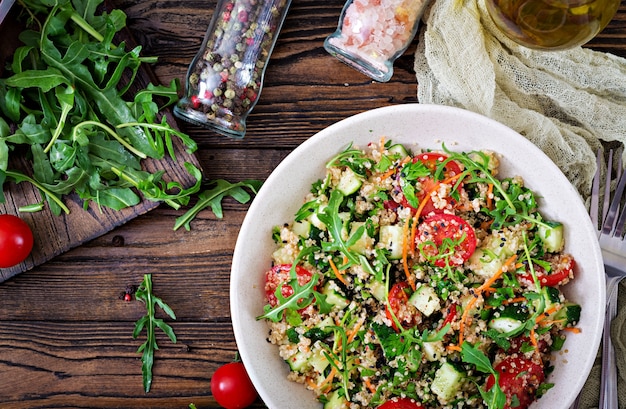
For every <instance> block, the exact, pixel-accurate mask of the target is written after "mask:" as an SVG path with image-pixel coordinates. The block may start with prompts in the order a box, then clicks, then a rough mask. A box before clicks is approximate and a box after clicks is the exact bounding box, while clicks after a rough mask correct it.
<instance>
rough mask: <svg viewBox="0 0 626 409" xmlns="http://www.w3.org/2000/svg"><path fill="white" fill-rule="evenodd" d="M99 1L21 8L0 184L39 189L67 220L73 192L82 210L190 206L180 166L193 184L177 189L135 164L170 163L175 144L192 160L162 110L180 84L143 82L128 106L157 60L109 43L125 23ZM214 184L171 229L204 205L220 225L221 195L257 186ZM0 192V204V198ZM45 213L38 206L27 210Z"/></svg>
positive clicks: (3, 97)
mask: <svg viewBox="0 0 626 409" xmlns="http://www.w3.org/2000/svg"><path fill="white" fill-rule="evenodd" d="M101 3H102V0H95V1H89V0H24V1H23V2H21V4H22V5H23V7H24V8H25V11H26V12H27V13H28V15H29V16H30V19H29V27H28V28H27V29H26V30H24V31H23V32H22V34H21V35H20V39H21V40H22V42H23V43H24V45H23V46H21V47H19V48H18V49H17V50H16V51H15V53H14V56H13V60H12V62H11V64H10V66H9V67H8V69H7V72H10V73H11V75H10V76H9V77H7V78H2V79H0V114H1V116H0V185H1V186H4V184H5V183H6V182H14V183H21V182H27V183H31V184H33V185H34V186H35V187H36V188H38V189H39V190H40V192H41V194H42V197H43V198H44V200H45V201H46V202H47V204H48V206H49V208H50V210H51V211H52V213H53V214H56V215H59V214H60V213H62V212H65V213H69V208H68V207H67V206H66V205H65V204H64V202H63V196H64V195H67V194H70V193H76V194H77V195H78V196H79V197H80V199H82V200H83V204H84V206H85V207H87V206H88V205H89V203H90V202H92V201H93V202H95V203H97V205H98V206H101V207H107V208H111V209H114V210H120V209H123V208H126V207H131V206H134V205H137V204H138V203H139V202H140V201H141V200H142V198H143V199H146V200H151V201H159V202H164V203H166V204H168V205H169V206H171V207H172V208H174V209H179V208H180V207H181V206H185V205H187V204H188V203H189V201H190V198H191V196H192V195H194V194H196V193H198V192H199V191H200V187H201V176H202V175H201V172H200V170H199V169H197V168H196V167H195V166H193V165H192V164H190V163H185V164H184V167H185V169H186V170H187V172H188V173H189V174H190V175H191V176H192V177H193V178H195V180H196V183H195V184H194V185H193V186H191V187H189V188H185V187H184V186H183V185H182V184H181V183H179V182H176V181H171V182H166V181H164V180H163V179H162V177H163V176H164V172H163V171H157V172H148V171H145V170H143V169H142V166H141V160H142V159H145V158H153V159H155V160H161V159H163V158H165V156H166V155H168V156H169V157H171V158H172V159H173V160H174V161H176V156H175V153H174V144H173V139H174V138H178V139H179V140H180V141H182V143H183V145H184V147H185V149H186V150H187V152H189V153H193V152H194V151H195V150H196V149H197V144H196V143H195V142H194V141H193V140H192V139H191V138H190V137H189V136H187V135H186V134H184V133H182V132H180V131H178V130H176V129H174V128H172V127H171V126H170V125H169V124H168V122H167V117H166V116H165V115H162V112H163V109H164V108H166V107H168V106H171V105H173V104H174V103H176V101H177V99H178V91H179V89H180V84H179V82H178V80H173V81H172V82H171V83H170V84H169V86H163V85H153V84H149V85H148V86H147V87H145V88H144V89H140V90H139V91H137V92H135V94H134V97H133V98H132V99H131V98H128V96H127V94H128V91H129V90H130V89H131V88H140V87H139V86H137V83H136V81H135V79H136V78H137V76H138V73H139V69H140V67H141V65H142V64H147V63H154V62H155V61H156V58H154V57H143V56H141V55H140V51H141V47H135V48H133V49H131V50H126V44H125V43H124V42H122V43H114V38H115V36H116V35H118V34H119V32H120V31H121V30H122V29H123V28H124V27H125V25H126V15H125V14H124V13H123V12H122V11H121V10H113V11H111V12H103V13H98V12H97V10H98V9H99V6H100V5H101ZM10 155H11V156H13V155H14V156H18V155H24V156H26V157H27V158H28V159H29V161H30V163H31V164H32V169H29V170H25V171H18V170H15V169H9V168H8V167H9V163H10V161H9V157H10ZM214 183H215V184H217V186H216V187H215V188H214V189H211V190H209V191H207V192H204V193H202V194H200V195H199V202H198V204H197V205H196V206H195V207H193V208H192V209H190V210H189V211H188V212H187V213H186V214H185V215H184V216H182V217H181V218H179V220H178V221H177V223H176V226H175V229H177V228H179V227H180V226H183V225H184V226H185V227H186V228H187V229H189V222H190V220H191V219H192V218H193V217H195V216H196V215H197V213H198V212H199V211H200V210H202V209H204V208H206V207H210V208H211V209H212V210H213V211H214V212H215V214H216V215H217V216H218V217H221V205H220V201H221V200H222V199H223V198H224V196H226V195H230V196H232V197H234V198H235V199H236V200H238V201H239V202H241V203H245V202H247V201H249V200H250V195H249V194H248V193H246V192H245V191H244V190H243V188H244V187H245V188H249V189H250V190H252V191H253V192H254V193H256V191H257V189H258V187H259V185H260V182H254V181H244V182H241V183H236V184H232V185H231V184H229V183H228V182H225V181H216V182H214ZM2 190H3V189H0V202H4V201H5V197H4V195H3V193H2ZM27 208H28V209H29V211H36V210H40V209H42V208H43V202H40V203H35V204H32V205H29V206H28V207H27Z"/></svg>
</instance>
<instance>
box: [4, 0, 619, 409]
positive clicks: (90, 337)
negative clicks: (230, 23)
mask: <svg viewBox="0 0 626 409" xmlns="http://www.w3.org/2000/svg"><path fill="white" fill-rule="evenodd" d="M114 4H115V6H116V7H119V8H121V9H123V10H124V11H125V12H126V13H127V14H128V24H129V26H130V27H131V28H132V30H133V33H134V34H135V35H136V37H137V39H138V42H139V43H140V44H142V46H143V47H144V50H143V51H144V53H146V54H147V55H157V56H159V61H158V62H157V63H156V64H155V65H154V66H152V70H153V72H154V73H155V74H156V75H157V77H158V78H159V80H160V81H161V82H162V83H168V82H169V81H171V80H172V79H175V78H179V79H183V78H184V76H185V73H186V70H187V65H188V64H189V62H190V61H191V59H192V58H193V56H194V54H195V53H196V51H197V49H198V47H199V46H200V43H201V41H202V37H203V36H204V30H205V29H206V26H207V25H208V22H209V19H210V17H211V14H212V10H213V7H214V6H215V0H208V1H200V0H141V1H139V0H114ZM342 6H343V0H329V1H325V2H319V1H314V0H293V2H292V5H291V8H290V11H289V14H288V16H287V20H286V21H285V25H284V26H283V30H282V31H281V35H280V37H279V39H278V42H277V44H276V48H275V49H274V52H273V54H272V59H271V61H270V65H269V67H268V70H267V72H266V78H265V86H264V89H263V92H262V94H261V98H260V100H259V103H258V104H257V106H256V107H255V109H254V111H253V112H252V114H251V115H250V117H249V119H248V132H247V135H246V137H245V138H244V139H242V140H234V139H229V138H225V137H223V136H220V135H217V134H215V133H213V132H212V131H209V130H205V129H201V128H198V127H194V126H191V125H188V124H186V123H179V126H180V127H181V129H183V130H184V131H186V132H188V133H189V134H190V135H192V136H193V137H194V139H195V140H196V141H197V142H198V143H199V146H200V149H199V151H198V153H197V157H198V160H199V162H200V164H201V165H202V167H203V169H204V176H205V178H207V179H218V178H224V179H227V180H230V181H233V182H234V181H239V180H242V179H265V178H267V176H268V175H269V174H270V173H271V172H272V170H273V169H274V168H275V167H276V165H278V163H280V161H281V160H282V159H283V158H284V157H285V156H286V155H288V154H289V152H291V151H292V150H293V149H294V148H295V147H297V146H298V145H299V144H300V143H302V142H303V141H305V140H306V139H308V138H310V137H311V136H312V135H313V134H315V133H316V132H318V131H319V130H321V129H323V128H325V127H327V126H329V125H331V124H332V123H334V122H336V121H338V120H341V119H344V118H346V117H348V116H350V115H353V114H355V113H358V112H362V111H365V110H368V109H372V108H377V107H380V106H384V105H391V104H402V103H409V102H415V101H416V95H417V87H418V84H417V83H416V81H415V75H414V73H413V72H412V66H413V52H414V50H415V44H413V46H412V47H411V48H410V49H409V51H407V53H406V54H405V55H404V56H402V57H401V58H400V59H399V60H398V61H397V63H396V64H395V75H394V76H393V78H392V80H391V81H390V82H388V83H385V84H379V83H373V82H372V81H371V80H368V79H367V78H365V77H364V76H363V75H361V74H359V73H357V72H355V71H354V70H353V69H351V68H349V67H347V66H345V65H344V64H342V63H340V62H339V61H336V60H335V59H334V58H333V57H331V56H329V55H327V54H326V53H325V51H324V50H323V48H322V43H323V41H324V38H325V37H326V36H327V35H329V34H330V33H331V32H332V31H334V29H335V27H336V25H337V20H338V17H339V13H340V11H341V7H342ZM592 45H593V47H594V48H597V49H600V50H603V51H611V52H614V53H615V54H616V55H620V56H624V57H626V9H625V8H624V7H622V8H620V12H619V14H618V16H617V17H616V19H615V20H614V22H612V23H611V25H610V26H609V27H608V28H607V29H606V30H605V31H604V32H603V33H602V34H601V35H600V36H599V37H598V38H596V39H595V40H594V41H593V42H592ZM247 208H248V205H242V204H239V203H236V202H234V201H233V200H230V199H227V200H226V201H225V202H224V218H223V219H217V218H215V216H214V215H213V214H211V213H210V212H208V211H204V212H202V213H201V214H200V215H199V217H198V218H197V219H196V220H195V221H194V222H193V223H192V230H191V231H189V232H187V231H184V230H183V231H176V232H174V231H173V230H172V227H173V224H174V220H175V218H176V217H178V216H180V215H181V214H182V212H183V210H179V211H175V210H172V209H170V208H168V207H166V206H159V207H157V208H156V209H154V210H152V211H150V212H147V213H145V214H144V215H141V216H139V217H136V218H134V219H133V220H130V221H129V222H128V223H125V224H123V225H121V226H119V227H117V228H115V229H114V230H112V231H110V232H108V233H106V234H104V235H102V236H99V237H97V238H95V239H93V240H91V241H88V242H86V243H84V244H83V245H81V246H79V247H76V248H74V249H72V250H70V251H68V252H66V253H63V254H61V255H59V256H56V257H54V258H53V259H51V260H49V261H48V262H46V263H44V264H42V265H40V266H37V267H35V268H33V269H32V270H30V271H27V272H25V273H22V274H19V275H18V276H15V277H13V278H11V279H9V280H7V281H5V282H4V283H3V284H2V285H0V379H1V380H2V381H1V382H0V408H2V409H5V408H9V409H14V408H19V409H22V408H28V409H30V408H46V409H48V408H157V409H158V408H177V409H185V408H187V407H188V405H189V403H192V402H193V403H195V404H196V405H197V406H198V408H199V409H205V408H217V407H219V406H218V405H217V403H216V402H215V400H214V399H213V397H212V396H211V393H210V381H211V377H212V375H213V372H214V371H215V369H216V368H217V367H218V366H219V365H222V364H224V363H226V362H229V361H232V360H233V358H234V357H235V353H236V350H237V346H236V343H235V340H234V336H233V333H232V327H231V323H230V319H231V318H230V317H231V315H230V309H229V301H230V300H229V297H228V291H229V279H230V264H231V261H232V254H233V250H234V246H235V241H236V238H237V234H238V232H239V229H240V226H241V222H242V221H243V219H244V217H245V214H246V210H247ZM144 273H152V274H153V282H154V290H155V293H156V294H157V295H159V296H160V297H161V298H163V300H164V301H166V302H167V303H168V304H169V305H170V306H172V308H173V309H174V311H175V312H176V314H177V320H176V321H171V320H168V323H170V324H171V325H172V327H173V328H174V330H175V331H176V334H177V336H178V339H179V342H178V343H176V344H172V343H171V342H169V341H168V340H167V339H165V338H164V337H163V336H162V335H159V337H160V338H159V345H160V350H159V351H157V354H156V361H155V372H154V383H153V387H152V390H151V391H150V393H148V394H146V393H144V392H143V390H142V387H141V362H140V355H139V354H137V353H136V352H135V351H136V349H137V347H138V346H139V344H140V342H141V341H142V340H135V339H133V338H132V329H133V326H134V321H135V320H136V319H138V318H139V317H140V316H141V315H142V314H143V305H141V304H140V303H138V302H136V301H132V302H125V301H123V300H121V299H120V295H121V294H122V293H123V292H124V290H125V288H126V287H127V286H129V285H131V286H132V285H137V284H139V283H140V281H141V279H142V275H143V274H144ZM259 342H264V341H263V340H259ZM252 407H253V408H255V409H260V408H263V407H264V405H263V403H262V402H260V401H259V402H257V403H255V405H253V406H252ZM272 409H297V408H272Z"/></svg>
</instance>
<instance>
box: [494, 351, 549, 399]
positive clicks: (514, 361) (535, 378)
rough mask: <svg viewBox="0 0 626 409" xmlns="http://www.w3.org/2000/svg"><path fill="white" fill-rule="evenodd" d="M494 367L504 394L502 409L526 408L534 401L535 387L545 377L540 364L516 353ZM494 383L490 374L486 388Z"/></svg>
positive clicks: (537, 386)
mask: <svg viewBox="0 0 626 409" xmlns="http://www.w3.org/2000/svg"><path fill="white" fill-rule="evenodd" d="M494 369H495V370H496V371H497V372H498V374H499V375H500V380H499V381H498V384H499V385H500V388H501V389H502V392H504V394H505V395H506V405H505V406H504V409H511V408H513V407H514V408H515V409H526V408H527V407H528V406H530V404H531V403H533V402H534V400H535V398H536V396H535V395H536V392H537V388H539V385H541V383H542V382H543V381H544V379H545V374H544V372H543V368H542V367H541V365H539V364H537V363H535V362H533V361H531V360H530V359H526V358H524V357H523V356H521V355H517V354H514V355H509V356H507V357H506V358H504V360H503V361H501V362H500V363H499V364H497V365H496V366H495V367H494ZM494 384H495V378H494V376H493V375H491V376H489V378H487V385H486V388H487V390H490V389H491V388H492V387H493V385H494ZM514 397H515V398H514ZM518 402H519V405H518ZM513 405H514V406H513Z"/></svg>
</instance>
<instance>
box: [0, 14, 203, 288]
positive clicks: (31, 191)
mask: <svg viewBox="0 0 626 409" xmlns="http://www.w3.org/2000/svg"><path fill="white" fill-rule="evenodd" d="M16 9H17V6H16V7H14V9H13V10H12V12H11V14H10V15H9V16H8V17H7V19H6V20H5V21H4V22H3V23H2V25H1V26H0V38H2V45H1V47H0V74H2V72H3V69H4V66H5V64H6V62H7V61H10V59H11V55H12V53H13V51H14V50H15V48H16V47H17V46H19V42H18V41H17V36H18V34H19V32H21V30H22V27H20V26H19V24H18V23H17V19H16V18H15V16H16V14H17V10H16ZM119 40H120V41H121V40H123V41H126V43H127V49H130V48H132V47H133V44H134V43H135V41H134V40H133V38H132V36H131V35H130V33H129V32H128V31H126V32H124V33H121V35H120V39H119ZM136 83H137V86H138V89H142V88H145V87H146V86H147V85H148V84H149V83H153V84H157V83H158V81H157V80H156V77H155V75H154V73H153V72H152V71H151V70H150V68H149V67H147V66H145V64H144V66H143V67H142V68H141V69H140V71H139V74H138V76H137V79H136ZM165 115H166V117H167V119H168V122H169V123H170V125H171V126H172V127H173V128H175V129H178V128H177V127H176V121H175V120H174V117H173V116H172V114H171V112H169V111H167V112H165ZM174 147H175V151H176V158H177V160H176V161H173V160H172V159H170V158H169V157H166V158H164V159H161V160H154V159H145V160H143V162H142V166H143V168H144V169H145V170H147V171H150V172H155V171H158V170H163V171H165V174H164V176H163V179H164V180H166V181H172V180H176V181H178V182H180V183H181V184H183V185H184V186H185V187H190V186H192V185H193V184H194V183H195V179H194V178H193V177H192V176H191V175H189V174H188V173H187V171H186V170H185V168H184V166H183V165H184V163H185V162H190V163H192V164H194V165H195V166H196V167H198V168H200V164H199V162H198V160H197V158H196V157H195V155H191V154H189V153H187V152H186V151H185V150H184V147H183V144H182V143H181V142H180V141H179V140H178V139H177V138H175V139H174ZM11 168H13V169H18V170H22V169H24V170H25V169H29V168H30V166H28V164H27V163H26V162H25V160H24V159H23V158H17V159H15V161H14V162H13V163H12V164H11ZM4 194H5V197H6V202H5V203H4V204H0V214H7V213H8V214H14V215H18V216H19V217H21V218H22V219H23V220H24V221H25V222H26V223H28V224H29V225H30V227H31V229H32V231H33V236H34V246H33V250H32V252H31V254H30V256H29V257H28V258H27V259H26V260H25V261H24V262H23V263H21V264H19V265H17V266H15V267H12V268H3V269H0V282H3V281H5V280H7V279H9V278H11V277H13V276H15V275H17V274H19V273H22V272H24V271H27V270H29V269H31V268H33V267H35V266H37V265H39V264H42V263H44V262H46V261H48V260H50V259H51V258H53V257H55V256H57V255H59V254H61V253H63V252H66V251H68V250H70V249H72V248H74V247H77V246H79V245H81V244H83V243H85V242H87V241H89V240H92V239H94V238H96V237H98V236H101V235H102V234H104V233H107V232H109V231H111V230H113V229H114V228H115V227H117V226H120V225H122V224H123V223H126V222H127V221H129V220H131V219H133V218H135V217H137V216H139V215H141V214H144V213H146V212H148V211H150V210H152V209H154V208H156V207H157V206H159V203H158V202H153V201H148V200H144V201H142V202H141V203H139V204H138V205H136V206H134V207H130V208H126V209H123V210H111V209H108V208H99V207H98V206H97V205H96V204H94V203H91V204H90V206H89V207H88V208H87V209H86V210H85V209H83V202H82V200H81V199H80V198H79V197H78V196H77V195H75V194H74V195H68V196H66V197H64V202H65V204H66V205H67V206H68V207H69V209H70V213H69V214H61V215H60V216H55V215H54V214H52V213H51V212H50V210H49V208H48V206H45V209H44V210H42V211H40V212H36V213H19V212H18V210H17V209H18V208H19V207H20V206H24V205H27V204H32V203H38V202H41V195H40V192H39V190H38V189H37V188H35V187H33V186H32V185H31V184H28V183H26V182H22V183H20V184H17V185H16V184H13V183H10V184H9V183H6V184H5V190H4ZM172 225H173V221H172Z"/></svg>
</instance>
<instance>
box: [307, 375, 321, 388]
mask: <svg viewBox="0 0 626 409" xmlns="http://www.w3.org/2000/svg"><path fill="white" fill-rule="evenodd" d="M306 384H307V385H309V387H310V388H311V389H318V388H319V386H318V385H317V384H316V383H315V382H313V379H311V378H310V377H308V376H307V377H306Z"/></svg>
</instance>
